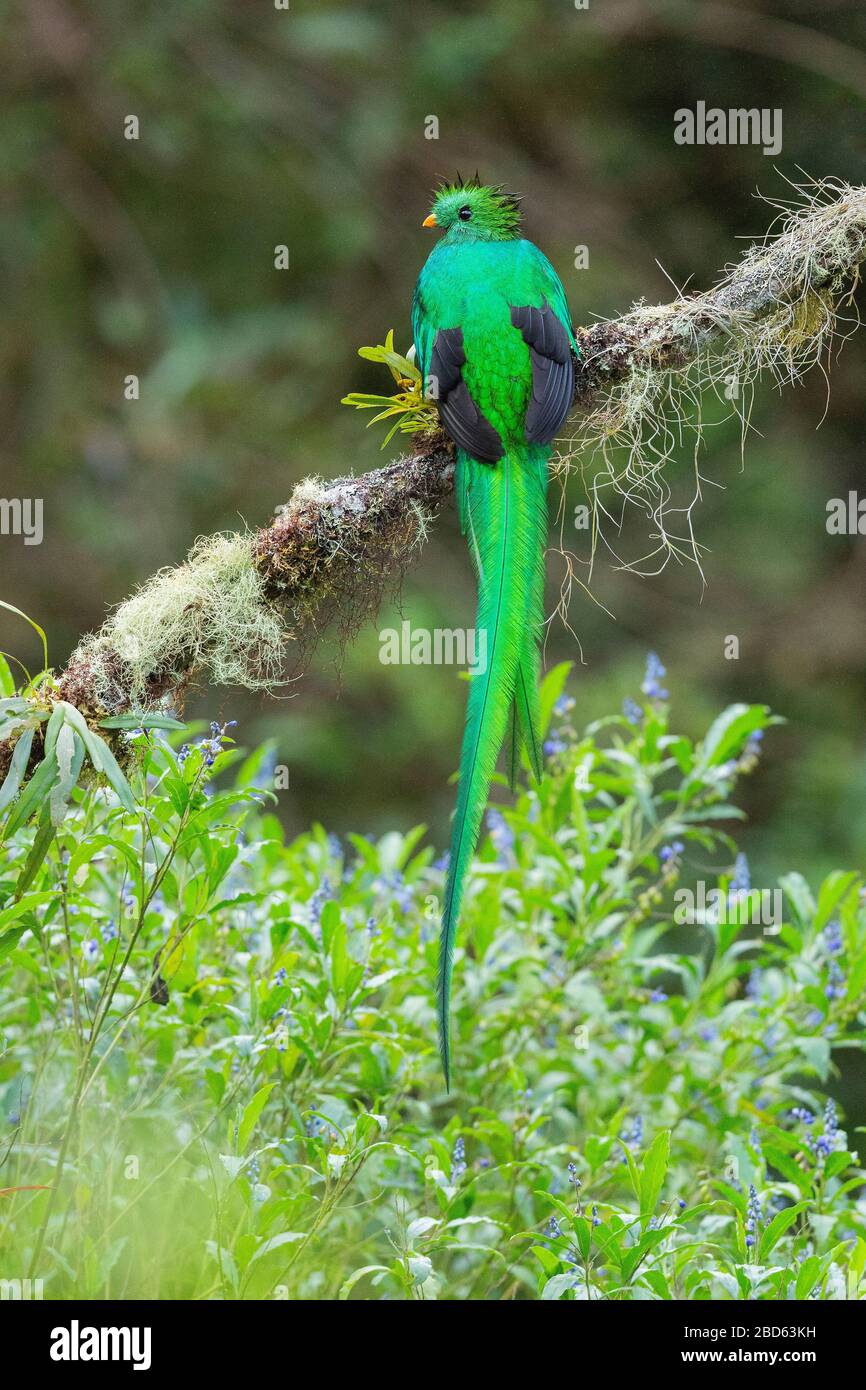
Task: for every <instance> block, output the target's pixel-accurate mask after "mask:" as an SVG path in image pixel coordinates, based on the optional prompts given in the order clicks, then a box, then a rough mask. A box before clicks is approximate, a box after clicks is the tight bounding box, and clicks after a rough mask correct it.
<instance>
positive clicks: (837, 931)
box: [824, 918, 844, 956]
mask: <svg viewBox="0 0 866 1390" xmlns="http://www.w3.org/2000/svg"><path fill="white" fill-rule="evenodd" d="M824 945H825V946H826V948H827V951H828V952H829V954H830V955H831V956H838V955H839V954H840V953H841V952H842V950H843V948H844V943H843V941H842V928H841V926H840V925H839V923H838V921H836V919H835V918H834V919H833V921H832V922H828V923H827V925H826V927H825V928H824Z"/></svg>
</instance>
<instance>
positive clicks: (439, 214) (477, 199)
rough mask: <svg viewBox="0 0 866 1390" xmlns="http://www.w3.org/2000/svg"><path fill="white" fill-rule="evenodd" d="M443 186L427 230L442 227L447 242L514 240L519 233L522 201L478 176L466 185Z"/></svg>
mask: <svg viewBox="0 0 866 1390" xmlns="http://www.w3.org/2000/svg"><path fill="white" fill-rule="evenodd" d="M457 178H458V181H457V183H449V184H443V185H442V187H441V188H439V189H437V191H436V196H435V198H434V199H433V211H432V212H431V213H430V216H429V217H426V218H425V219H424V224H423V225H424V226H425V227H441V228H442V230H443V231H444V232H445V240H446V241H452V242H453V241H513V240H514V238H515V237H517V236H519V234H520V199H519V198H518V197H516V196H515V195H514V194H513V193H506V192H504V190H503V188H502V185H501V184H500V185H498V186H496V187H491V186H489V185H486V184H481V183H479V182H478V176H477V175H476V176H475V178H474V179H472V180H470V182H469V183H464V182H463V180H462V179H461V178H460V176H459V174H458V176H457Z"/></svg>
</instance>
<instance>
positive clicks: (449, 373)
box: [429, 328, 505, 463]
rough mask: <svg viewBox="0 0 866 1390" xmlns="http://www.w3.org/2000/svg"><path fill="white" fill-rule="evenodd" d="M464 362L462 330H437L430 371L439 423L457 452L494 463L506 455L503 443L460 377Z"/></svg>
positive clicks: (431, 354)
mask: <svg viewBox="0 0 866 1390" xmlns="http://www.w3.org/2000/svg"><path fill="white" fill-rule="evenodd" d="M465 361H466V353H465V352H464V351H463V329H462V328H440V329H439V332H438V333H437V334H436V337H435V338H434V340H433V347H432V349H431V352H430V369H429V374H430V376H431V377H432V378H433V381H434V382H435V383H436V391H437V395H436V404H437V406H438V408H439V419H440V420H441V421H442V428H443V429H444V430H445V433H446V434H447V435H449V436H450V438H451V439H453V440H454V443H455V444H456V445H457V447H458V448H459V449H465V450H466V452H467V454H471V455H472V457H473V458H477V459H482V460H483V461H484V462H485V463H496V462H497V461H498V460H499V459H501V458H502V455H503V454H504V453H505V450H504V448H503V447H502V440H501V439H500V437H499V435H498V433H497V431H496V430H495V429H494V428H493V426H492V425H491V423H490V421H489V420H488V419H487V418H486V416H484V415H483V414H482V413H481V411H480V410H479V409H478V406H477V405H476V404H475V402H474V401H473V399H472V397H471V395H470V394H469V388H468V387H467V385H466V382H465V381H464V380H463V375H462V369H463V365H464V363H465Z"/></svg>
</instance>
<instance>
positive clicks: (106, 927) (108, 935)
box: [99, 917, 117, 945]
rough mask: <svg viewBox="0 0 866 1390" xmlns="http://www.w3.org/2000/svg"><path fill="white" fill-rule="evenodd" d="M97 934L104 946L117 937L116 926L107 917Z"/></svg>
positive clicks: (111, 918) (111, 919)
mask: <svg viewBox="0 0 866 1390" xmlns="http://www.w3.org/2000/svg"><path fill="white" fill-rule="evenodd" d="M99 934H100V936H101V937H102V939H103V941H104V942H105V943H106V945H107V944H108V942H109V941H114V939H115V937H116V936H117V924H116V923H115V921H114V918H113V917H109V919H108V921H107V922H103V924H102V926H101V927H100V928H99Z"/></svg>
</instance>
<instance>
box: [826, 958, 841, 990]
mask: <svg viewBox="0 0 866 1390" xmlns="http://www.w3.org/2000/svg"><path fill="white" fill-rule="evenodd" d="M824 993H825V994H826V996H827V998H828V999H844V998H845V976H844V975H843V974H842V971H841V970H840V969H839V966H838V964H837V962H836V961H835V960H831V962H830V969H829V970H828V971H827V987H826V989H825V990H824Z"/></svg>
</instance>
